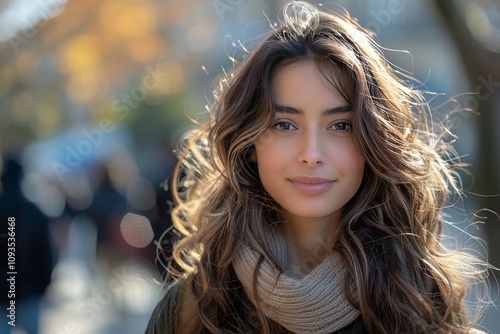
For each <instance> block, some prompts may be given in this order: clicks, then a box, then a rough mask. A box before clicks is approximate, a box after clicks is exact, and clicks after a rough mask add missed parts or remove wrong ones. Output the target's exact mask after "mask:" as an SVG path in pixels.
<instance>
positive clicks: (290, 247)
mask: <svg viewBox="0 0 500 334" xmlns="http://www.w3.org/2000/svg"><path fill="white" fill-rule="evenodd" d="M338 225H339V219H335V217H328V218H324V219H315V220H312V219H308V220H305V219H297V218H295V217H288V221H287V222H285V223H284V224H283V231H284V234H285V239H286V248H287V268H286V271H287V272H288V273H290V274H293V275H295V276H299V277H303V276H305V275H307V274H308V273H309V272H311V271H312V270H313V269H314V268H315V267H316V266H317V265H318V264H319V263H321V262H322V261H323V260H324V259H325V258H326V257H327V256H328V255H329V254H331V249H332V245H333V243H334V242H335V240H336V237H337V232H338Z"/></svg>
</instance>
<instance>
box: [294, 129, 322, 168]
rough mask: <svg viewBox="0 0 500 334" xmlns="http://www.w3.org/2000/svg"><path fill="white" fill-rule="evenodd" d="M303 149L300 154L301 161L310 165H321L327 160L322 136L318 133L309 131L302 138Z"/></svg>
mask: <svg viewBox="0 0 500 334" xmlns="http://www.w3.org/2000/svg"><path fill="white" fill-rule="evenodd" d="M301 141H302V143H301V149H300V152H299V154H298V160H299V162H300V163H304V164H308V165H320V164H323V163H324V162H325V160H326V155H325V152H324V149H323V145H322V138H321V136H320V135H319V134H317V133H309V134H307V135H306V136H304V138H302V139H301Z"/></svg>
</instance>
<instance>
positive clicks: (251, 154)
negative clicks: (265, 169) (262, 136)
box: [248, 148, 257, 163]
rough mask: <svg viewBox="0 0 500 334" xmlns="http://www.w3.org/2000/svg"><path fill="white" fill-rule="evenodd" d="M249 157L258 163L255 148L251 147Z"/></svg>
mask: <svg viewBox="0 0 500 334" xmlns="http://www.w3.org/2000/svg"><path fill="white" fill-rule="evenodd" d="M248 158H249V159H250V161H251V162H255V163H257V154H256V153H255V148H252V149H250V152H249V154H248Z"/></svg>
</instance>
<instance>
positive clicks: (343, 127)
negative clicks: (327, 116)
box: [331, 121, 352, 132]
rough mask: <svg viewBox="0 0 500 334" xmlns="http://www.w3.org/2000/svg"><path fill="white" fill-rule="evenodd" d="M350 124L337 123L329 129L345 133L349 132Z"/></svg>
mask: <svg viewBox="0 0 500 334" xmlns="http://www.w3.org/2000/svg"><path fill="white" fill-rule="evenodd" d="M351 127H352V126H351V122H347V121H342V122H337V123H335V124H333V125H332V126H331V128H334V129H335V130H337V131H345V132H349V131H351Z"/></svg>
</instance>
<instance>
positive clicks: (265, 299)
mask: <svg viewBox="0 0 500 334" xmlns="http://www.w3.org/2000/svg"><path fill="white" fill-rule="evenodd" d="M267 246H268V248H269V249H270V251H271V252H272V253H273V256H274V258H275V259H276V261H277V262H278V265H279V266H280V267H281V268H286V262H287V254H286V244H285V238H284V235H283V234H282V233H279V232H277V231H276V232H273V234H272V235H271V236H270V237H269V238H268V245H267ZM259 256H260V254H259V253H258V252H256V251H253V250H251V249H250V248H248V247H247V246H242V248H241V250H240V252H239V253H238V255H237V257H236V260H235V261H234V263H233V266H234V269H235V271H236V275H237V276H238V279H239V280H240V281H241V283H242V284H243V288H244V290H245V293H246V294H247V295H248V297H249V298H250V299H251V300H252V302H253V303H255V300H254V298H253V296H254V293H253V276H254V270H255V267H256V265H257V262H258V260H259ZM345 279H346V269H345V268H344V266H343V264H342V261H341V260H340V257H339V256H338V255H337V254H335V253H334V254H332V255H330V256H329V257H328V258H326V259H325V260H324V261H323V262H321V263H320V264H319V265H317V266H316V267H315V268H314V269H313V270H312V271H311V272H310V273H308V274H307V275H306V276H304V277H301V278H298V277H293V276H292V275H287V274H286V273H285V272H283V273H281V274H280V271H279V269H278V268H276V267H275V266H273V265H272V264H271V263H270V262H269V261H267V260H264V261H263V262H262V264H261V265H260V269H259V272H258V275H257V294H258V296H259V300H260V303H261V305H262V308H263V310H264V312H265V314H266V316H267V317H269V318H271V319H272V320H274V321H276V322H277V323H279V324H280V325H281V326H283V327H284V328H286V329H287V330H289V331H292V332H294V333H318V334H328V333H332V332H335V331H337V330H339V329H341V328H343V327H345V326H347V325H349V324H350V323H351V322H352V321H354V320H355V319H356V318H357V317H358V316H359V315H360V313H359V312H358V311H357V310H355V309H354V308H353V307H352V306H351V305H350V304H349V302H348V301H347V299H346V298H345V297H344V295H343V294H342V285H343V283H344V280H345Z"/></svg>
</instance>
